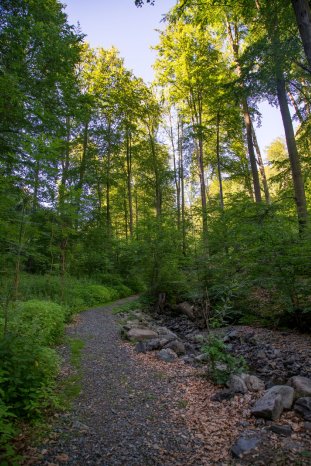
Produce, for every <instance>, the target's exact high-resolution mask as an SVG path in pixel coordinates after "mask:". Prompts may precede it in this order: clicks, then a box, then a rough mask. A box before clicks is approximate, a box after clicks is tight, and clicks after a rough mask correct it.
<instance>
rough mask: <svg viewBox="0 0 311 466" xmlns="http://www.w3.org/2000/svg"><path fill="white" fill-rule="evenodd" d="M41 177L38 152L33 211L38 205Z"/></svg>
mask: <svg viewBox="0 0 311 466" xmlns="http://www.w3.org/2000/svg"><path fill="white" fill-rule="evenodd" d="M39 179H40V160H39V156H38V154H37V155H36V162H35V173H34V190H33V202H32V210H33V212H35V211H36V210H37V207H38V191H39Z"/></svg>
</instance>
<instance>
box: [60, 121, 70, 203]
mask: <svg viewBox="0 0 311 466" xmlns="http://www.w3.org/2000/svg"><path fill="white" fill-rule="evenodd" d="M70 132H71V127H70V118H69V117H67V118H66V141H65V152H64V158H63V160H62V176H61V182H60V187H59V208H60V210H61V211H62V210H63V207H64V202H65V192H66V183H67V180H68V172H69V163H70Z"/></svg>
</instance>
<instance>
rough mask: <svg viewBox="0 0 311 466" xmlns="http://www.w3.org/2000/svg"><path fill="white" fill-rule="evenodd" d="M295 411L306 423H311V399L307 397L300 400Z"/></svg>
mask: <svg viewBox="0 0 311 466" xmlns="http://www.w3.org/2000/svg"><path fill="white" fill-rule="evenodd" d="M294 410H295V411H296V412H297V413H299V414H300V415H301V416H302V417H303V418H304V419H305V420H306V421H311V397H310V396H305V397H303V398H298V400H297V401H296V403H295V406H294Z"/></svg>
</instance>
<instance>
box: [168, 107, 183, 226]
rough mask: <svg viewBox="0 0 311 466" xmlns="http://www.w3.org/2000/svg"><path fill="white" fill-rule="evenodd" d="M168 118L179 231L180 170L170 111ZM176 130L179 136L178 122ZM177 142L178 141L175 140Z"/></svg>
mask: <svg viewBox="0 0 311 466" xmlns="http://www.w3.org/2000/svg"><path fill="white" fill-rule="evenodd" d="M169 120H170V127H169V137H170V141H171V146H172V153H173V168H174V182H175V189H176V207H177V228H178V231H180V226H181V215H180V214H181V212H180V171H179V167H177V162H176V147H175V140H174V133H173V123H172V117H171V113H169ZM177 132H178V137H179V122H178V123H177ZM177 144H179V141H178V142H177Z"/></svg>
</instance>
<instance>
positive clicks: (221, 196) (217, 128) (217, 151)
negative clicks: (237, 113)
mask: <svg viewBox="0 0 311 466" xmlns="http://www.w3.org/2000/svg"><path fill="white" fill-rule="evenodd" d="M216 125H217V126H216V156H217V171H218V182H219V202H220V208H221V210H224V194H223V188H222V176H221V163H220V143H219V133H220V114H219V112H217V120H216Z"/></svg>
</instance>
